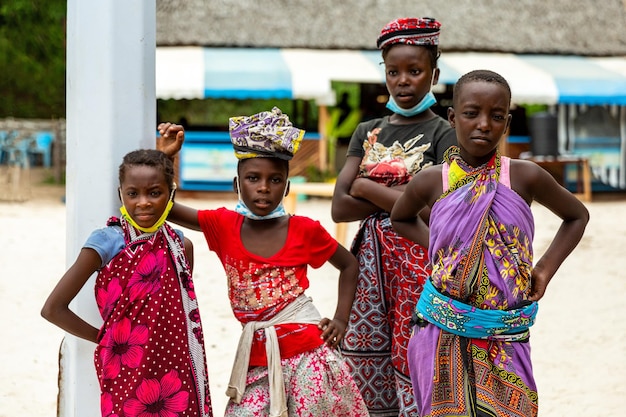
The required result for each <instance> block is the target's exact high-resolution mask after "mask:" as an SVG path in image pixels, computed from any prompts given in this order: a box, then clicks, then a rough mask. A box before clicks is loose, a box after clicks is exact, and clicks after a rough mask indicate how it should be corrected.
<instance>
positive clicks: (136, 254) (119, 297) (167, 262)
mask: <svg viewBox="0 0 626 417" xmlns="http://www.w3.org/2000/svg"><path fill="white" fill-rule="evenodd" d="M108 225H109V226H113V225H119V226H121V228H122V230H123V232H124V240H125V242H126V247H125V248H124V249H123V250H122V251H121V252H120V253H119V254H117V255H116V256H114V257H113V259H112V260H111V261H109V262H108V263H107V264H106V265H105V267H104V268H103V269H102V270H101V271H100V272H99V274H98V277H97V278H96V284H95V293H96V302H97V305H98V309H99V311H100V314H101V316H102V318H103V320H104V324H103V326H102V328H101V329H100V333H99V335H98V346H97V347H96V351H95V355H94V356H95V359H94V361H95V365H96V371H97V375H98V380H99V382H100V388H101V412H102V416H116V417H122V416H124V417H146V416H163V417H177V416H190V417H191V416H194V417H195V416H199V417H209V416H212V408H211V399H210V395H209V384H208V375H207V367H206V357H205V351H204V340H203V334H202V325H201V322H200V313H199V311H198V303H197V300H196V295H195V292H194V287H193V281H192V278H191V271H190V268H189V264H188V262H187V259H186V257H185V254H184V249H183V243H182V241H181V239H180V237H179V236H178V235H177V234H176V232H175V231H174V230H172V229H171V228H170V227H169V226H168V225H167V224H165V225H163V226H161V228H160V229H159V230H157V231H156V232H154V233H146V234H139V233H138V231H137V230H136V229H134V228H133V227H132V226H130V225H129V224H128V223H127V222H126V221H125V220H121V221H119V220H118V219H115V218H113V219H111V220H110V221H109V224H108Z"/></svg>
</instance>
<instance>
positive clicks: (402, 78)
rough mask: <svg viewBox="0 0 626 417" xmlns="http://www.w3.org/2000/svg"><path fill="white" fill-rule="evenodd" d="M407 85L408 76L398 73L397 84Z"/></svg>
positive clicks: (404, 73)
mask: <svg viewBox="0 0 626 417" xmlns="http://www.w3.org/2000/svg"><path fill="white" fill-rule="evenodd" d="M408 83H409V75H408V74H407V73H406V72H401V73H399V78H398V84H400V85H406V84H408Z"/></svg>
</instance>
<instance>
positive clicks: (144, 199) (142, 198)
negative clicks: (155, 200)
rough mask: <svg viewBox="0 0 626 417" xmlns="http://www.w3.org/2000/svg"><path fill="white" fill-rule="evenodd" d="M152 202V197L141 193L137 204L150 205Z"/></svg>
mask: <svg viewBox="0 0 626 417" xmlns="http://www.w3.org/2000/svg"><path fill="white" fill-rule="evenodd" d="M150 204H151V202H150V199H149V198H148V196H147V195H140V196H139V202H138V203H137V205H139V206H149V205H150Z"/></svg>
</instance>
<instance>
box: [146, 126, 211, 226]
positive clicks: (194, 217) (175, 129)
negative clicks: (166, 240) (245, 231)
mask: <svg viewBox="0 0 626 417" xmlns="http://www.w3.org/2000/svg"><path fill="white" fill-rule="evenodd" d="M157 129H158V130H159V134H160V137H158V138H157V144H156V146H157V149H158V150H160V151H161V152H163V153H165V154H166V155H167V156H169V157H170V158H171V159H174V158H175V157H176V155H177V154H178V152H180V150H181V149H182V147H183V143H184V142H185V128H184V127H183V126H181V125H177V124H174V123H169V122H165V123H160V124H159V126H158V127H157ZM167 220H168V221H170V222H172V223H176V224H177V225H179V226H182V227H186V228H187V229H191V230H200V224H199V223H198V210H196V209H194V208H191V207H188V206H185V205H182V204H179V203H174V207H172V211H170V214H169V215H168V216H167Z"/></svg>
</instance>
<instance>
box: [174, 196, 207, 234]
mask: <svg viewBox="0 0 626 417" xmlns="http://www.w3.org/2000/svg"><path fill="white" fill-rule="evenodd" d="M167 220H168V221H170V222H172V223H176V224H177V225H179V226H182V227H186V228H187V229H191V230H198V231H199V230H200V223H199V222H198V210H196V209H194V208H192V207H188V206H185V205H183V204H180V203H176V202H174V206H173V207H172V210H171V211H170V214H168V216H167Z"/></svg>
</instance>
